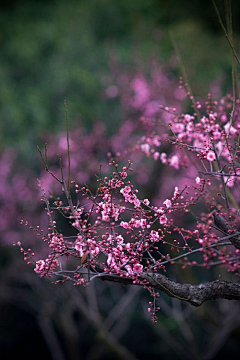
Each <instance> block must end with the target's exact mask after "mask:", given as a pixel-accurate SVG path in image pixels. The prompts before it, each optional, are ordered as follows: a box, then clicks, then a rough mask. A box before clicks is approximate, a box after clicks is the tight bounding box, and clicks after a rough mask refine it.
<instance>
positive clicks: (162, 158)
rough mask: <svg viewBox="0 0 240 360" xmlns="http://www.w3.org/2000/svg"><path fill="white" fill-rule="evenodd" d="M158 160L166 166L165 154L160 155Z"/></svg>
mask: <svg viewBox="0 0 240 360" xmlns="http://www.w3.org/2000/svg"><path fill="white" fill-rule="evenodd" d="M160 160H161V162H162V163H163V164H167V154H166V153H165V152H162V153H161V155H160Z"/></svg>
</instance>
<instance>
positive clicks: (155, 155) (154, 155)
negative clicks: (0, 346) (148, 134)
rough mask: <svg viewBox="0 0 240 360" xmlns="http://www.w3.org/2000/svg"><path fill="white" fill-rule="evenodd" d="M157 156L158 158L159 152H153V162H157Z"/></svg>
mask: <svg viewBox="0 0 240 360" xmlns="http://www.w3.org/2000/svg"><path fill="white" fill-rule="evenodd" d="M159 156H160V154H159V152H158V151H155V153H154V154H153V158H154V160H158V159H159Z"/></svg>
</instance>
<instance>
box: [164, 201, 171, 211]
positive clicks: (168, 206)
mask: <svg viewBox="0 0 240 360" xmlns="http://www.w3.org/2000/svg"><path fill="white" fill-rule="evenodd" d="M163 204H164V205H165V206H166V208H167V209H169V208H170V207H171V206H172V202H171V200H169V199H166V200H165V201H164V202H163Z"/></svg>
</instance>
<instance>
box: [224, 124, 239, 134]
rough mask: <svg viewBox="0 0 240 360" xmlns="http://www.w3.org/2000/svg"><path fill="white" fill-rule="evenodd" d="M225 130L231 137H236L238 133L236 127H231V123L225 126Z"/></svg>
mask: <svg viewBox="0 0 240 360" xmlns="http://www.w3.org/2000/svg"><path fill="white" fill-rule="evenodd" d="M224 130H225V132H226V133H227V134H228V133H229V134H231V135H234V134H236V133H237V129H235V127H233V126H230V123H229V122H228V123H227V124H226V125H224Z"/></svg>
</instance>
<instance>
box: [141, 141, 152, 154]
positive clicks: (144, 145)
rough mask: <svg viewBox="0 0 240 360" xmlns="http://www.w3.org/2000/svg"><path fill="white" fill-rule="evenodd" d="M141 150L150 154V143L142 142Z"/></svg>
mask: <svg viewBox="0 0 240 360" xmlns="http://www.w3.org/2000/svg"><path fill="white" fill-rule="evenodd" d="M140 147H141V150H142V151H143V152H144V153H145V154H146V155H149V154H150V145H149V144H147V143H146V144H141V146H140Z"/></svg>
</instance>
